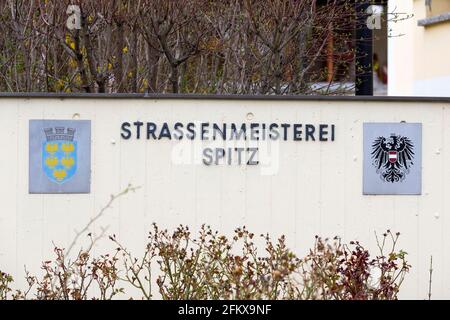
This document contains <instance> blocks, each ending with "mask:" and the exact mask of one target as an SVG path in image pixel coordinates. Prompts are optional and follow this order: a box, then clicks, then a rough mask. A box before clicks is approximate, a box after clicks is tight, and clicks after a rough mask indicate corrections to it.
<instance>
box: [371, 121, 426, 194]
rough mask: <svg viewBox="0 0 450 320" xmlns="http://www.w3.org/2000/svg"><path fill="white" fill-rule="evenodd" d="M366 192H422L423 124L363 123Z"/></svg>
mask: <svg viewBox="0 0 450 320" xmlns="http://www.w3.org/2000/svg"><path fill="white" fill-rule="evenodd" d="M363 131H364V132H363V139H364V142H363V144H364V146H363V152H364V159H363V194H365V195H420V194H421V193H422V124H421V123H404V122H401V123H387V122H383V123H378V122H377V123H364V124H363Z"/></svg>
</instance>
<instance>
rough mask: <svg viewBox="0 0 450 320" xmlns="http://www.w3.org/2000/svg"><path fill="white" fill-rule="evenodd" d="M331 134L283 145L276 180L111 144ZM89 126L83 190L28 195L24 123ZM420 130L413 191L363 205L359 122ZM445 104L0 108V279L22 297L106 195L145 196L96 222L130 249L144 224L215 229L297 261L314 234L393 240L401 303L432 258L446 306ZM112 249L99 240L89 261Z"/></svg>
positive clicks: (414, 292) (158, 146) (449, 118)
mask: <svg viewBox="0 0 450 320" xmlns="http://www.w3.org/2000/svg"><path fill="white" fill-rule="evenodd" d="M249 113H252V114H253V120H252V121H253V122H272V121H274V122H287V123H293V122H300V123H313V124H317V123H321V122H322V123H333V124H335V125H336V140H335V141H334V142H321V143H319V142H313V143H309V142H305V141H301V142H295V141H283V142H280V158H279V160H280V170H279V171H278V173H276V174H275V175H262V174H261V167H260V166H254V167H248V166H242V167H238V166H226V165H221V166H211V167H207V166H205V165H202V164H199V165H176V164H174V163H173V162H172V161H171V159H172V150H173V147H174V146H175V145H176V142H175V141H172V142H168V141H158V142H155V141H146V140H128V141H125V140H121V138H120V125H121V123H122V122H123V121H127V120H128V121H133V120H138V119H139V120H142V121H154V122H170V123H174V122H175V121H182V122H188V121H195V120H198V121H208V122H237V123H240V122H245V121H247V119H248V117H249V116H250V115H249ZM72 118H79V119H90V120H92V179H93V180H92V193H91V194H84V195H37V194H28V120H29V119H72ZM402 120H405V121H407V122H422V123H423V194H422V195H421V196H363V195H362V157H363V154H362V124H363V122H371V121H379V122H390V121H393V122H399V121H402ZM449 143H450V103H443V102H434V103H426V102H423V101H419V102H385V101H384V102H357V101H245V100H150V99H147V100H144V99H132V100H121V99H115V100H112V99H108V100H101V99H56V98H55V99H22V98H2V99H1V100H0V148H1V149H0V150H1V153H0V195H1V207H0V269H2V270H3V271H6V272H9V273H11V274H13V276H14V277H15V278H16V279H17V280H18V284H19V285H20V286H24V280H23V275H24V272H23V270H24V265H26V266H27V267H28V269H30V270H31V271H33V272H38V271H39V264H40V262H41V261H43V260H47V259H49V258H51V257H52V253H51V248H52V241H53V242H55V243H56V244H58V245H61V246H67V245H68V244H69V243H70V241H71V240H72V239H73V237H74V230H75V229H78V230H79V229H80V228H81V227H83V226H84V225H85V224H86V223H87V222H88V221H89V219H90V217H92V216H93V215H95V214H96V213H97V212H98V211H99V209H100V208H101V207H102V206H103V205H105V204H106V202H107V201H108V200H109V196H110V194H112V193H117V192H119V191H121V190H123V189H124V188H125V187H126V186H127V184H128V183H132V184H133V185H135V186H142V188H141V189H140V190H138V191H137V192H136V193H134V194H130V195H127V196H125V197H123V198H121V199H120V200H118V202H116V203H114V205H113V208H112V209H111V210H109V211H108V212H107V213H106V215H105V216H104V217H103V218H102V219H101V220H100V221H99V222H98V223H96V225H95V227H94V231H98V230H99V229H100V227H106V226H108V227H109V229H108V233H110V234H112V233H115V234H116V235H117V237H118V238H119V239H121V240H122V242H123V243H124V244H125V245H126V246H127V247H129V248H130V249H131V250H133V251H135V252H136V251H138V250H140V249H141V248H142V247H143V245H144V241H145V239H146V232H147V231H148V230H149V228H150V224H151V223H152V222H157V223H158V224H160V225H162V226H165V227H175V226H176V225H178V224H180V223H182V224H188V225H190V226H192V227H194V228H195V227H198V226H199V225H200V224H202V223H209V224H211V225H212V226H213V227H214V228H217V229H219V230H220V231H222V232H227V233H228V232H231V231H232V230H233V229H234V228H235V227H237V226H241V225H243V224H245V225H247V226H248V227H249V228H250V229H252V230H254V231H255V232H256V233H257V234H258V233H261V232H267V231H269V232H270V233H271V234H273V235H280V234H286V235H287V238H288V243H289V244H290V245H291V246H292V247H294V248H295V249H296V251H297V252H299V254H304V253H305V252H306V250H307V249H308V248H309V247H311V246H312V244H313V241H314V236H315V235H316V234H318V235H322V236H334V235H340V236H342V237H343V238H344V240H346V241H349V240H352V239H357V240H360V241H362V242H363V244H366V245H367V246H368V247H369V248H371V249H372V250H373V252H375V251H374V250H375V237H374V232H375V231H376V232H378V233H382V232H383V231H385V230H386V229H388V228H390V229H391V230H393V231H400V232H401V233H402V236H401V241H400V243H399V245H400V247H401V248H403V249H404V250H406V251H407V252H408V253H409V261H410V263H411V264H412V266H413V268H412V271H411V273H410V274H409V276H408V277H407V280H406V283H405V285H404V287H403V291H402V295H401V296H402V297H403V298H418V299H423V298H425V297H426V295H427V288H428V265H429V258H430V255H433V261H434V273H433V297H434V298H447V299H449V298H450V272H449V270H450V232H448V230H449V229H450V216H449V212H448V208H449V205H450V197H449V192H450V182H449V181H450V166H449V165H448V164H449V163H450V152H449V151H448V150H449V149H448V145H449ZM108 248H110V244H109V241H108V240H107V239H105V240H103V241H101V242H99V244H98V247H97V248H96V253H103V252H104V251H105V250H107V249H108Z"/></svg>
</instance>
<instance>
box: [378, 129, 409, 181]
mask: <svg viewBox="0 0 450 320" xmlns="http://www.w3.org/2000/svg"><path fill="white" fill-rule="evenodd" d="M371 155H372V160H373V162H372V164H373V165H374V166H375V167H376V169H377V173H379V174H380V178H381V179H382V180H383V181H385V182H392V183H394V182H399V181H403V180H404V179H405V178H406V175H407V174H408V173H409V169H410V167H411V166H413V165H414V163H413V159H414V144H413V142H412V141H411V140H410V139H409V138H407V137H404V136H400V135H396V134H391V136H390V137H389V138H386V137H378V138H377V139H375V141H374V142H373V144H372V153H371Z"/></svg>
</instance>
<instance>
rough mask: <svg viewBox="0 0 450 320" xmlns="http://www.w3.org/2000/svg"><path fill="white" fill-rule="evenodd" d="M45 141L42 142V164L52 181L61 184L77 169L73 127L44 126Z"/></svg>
mask: <svg viewBox="0 0 450 320" xmlns="http://www.w3.org/2000/svg"><path fill="white" fill-rule="evenodd" d="M44 132H45V137H46V141H45V142H43V144H42V166H43V170H44V172H45V175H46V176H47V177H48V178H49V179H50V180H51V181H53V182H55V183H58V184H63V183H64V182H66V181H68V180H69V179H70V178H72V177H73V176H74V174H75V173H76V171H77V142H76V141H75V140H74V136H75V129H73V128H65V127H55V128H45V129H44Z"/></svg>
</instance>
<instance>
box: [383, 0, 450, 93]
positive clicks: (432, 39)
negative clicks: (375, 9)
mask: <svg viewBox="0 0 450 320" xmlns="http://www.w3.org/2000/svg"><path fill="white" fill-rule="evenodd" d="M432 3H433V5H435V6H436V8H437V9H439V10H441V11H442V10H444V9H445V8H446V7H445V5H446V4H442V5H441V4H440V3H436V4H435V3H434V1H433V2H432ZM439 5H441V6H439ZM389 8H390V10H389V12H390V13H391V16H392V17H391V19H393V15H392V13H393V12H397V13H408V14H414V17H412V18H410V19H407V20H403V21H397V22H394V21H392V20H391V22H390V26H389V29H391V30H392V31H391V32H392V37H391V38H390V39H389V41H388V51H389V84H388V87H389V88H388V93H389V95H400V96H402V95H415V96H450V59H448V57H449V56H450V45H448V43H450V21H447V22H442V23H438V24H433V25H429V26H425V27H424V26H419V25H418V24H417V23H418V21H419V20H421V19H425V18H426V17H427V7H426V6H425V1H424V0H414V1H410V0H400V1H399V0H390V1H389ZM436 8H435V9H436ZM437 9H436V10H437ZM441 11H439V13H441ZM428 16H429V15H428ZM399 17H401V16H399Z"/></svg>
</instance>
